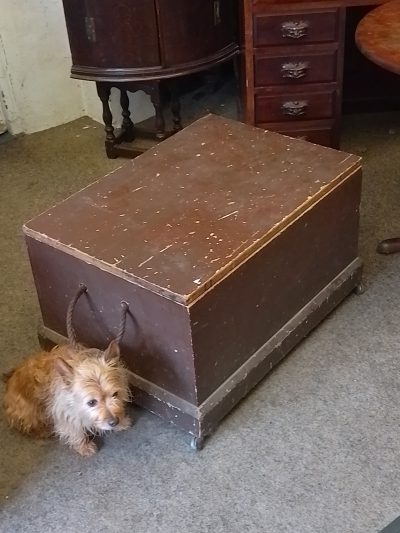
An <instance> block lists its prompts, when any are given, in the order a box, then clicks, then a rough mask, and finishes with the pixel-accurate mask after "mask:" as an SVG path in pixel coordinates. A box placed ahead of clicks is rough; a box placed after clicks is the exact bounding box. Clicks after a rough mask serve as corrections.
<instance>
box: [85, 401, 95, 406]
mask: <svg viewBox="0 0 400 533" xmlns="http://www.w3.org/2000/svg"><path fill="white" fill-rule="evenodd" d="M96 403H97V400H89V401H88V403H87V404H88V406H89V407H94V406H95V405H96Z"/></svg>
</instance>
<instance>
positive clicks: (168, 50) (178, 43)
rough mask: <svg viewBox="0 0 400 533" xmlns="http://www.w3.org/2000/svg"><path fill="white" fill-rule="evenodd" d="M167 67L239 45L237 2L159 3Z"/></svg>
mask: <svg viewBox="0 0 400 533" xmlns="http://www.w3.org/2000/svg"><path fill="white" fill-rule="evenodd" d="M156 3H157V5H158V9H159V17H160V27H161V40H162V61H163V64H164V66H165V67H171V66H174V65H179V64H182V63H190V62H192V61H193V62H194V61H198V60H200V59H203V58H206V57H207V56H211V55H213V54H217V53H218V52H219V51H220V50H222V49H223V48H225V47H227V46H229V45H234V44H235V43H236V42H237V17H238V6H237V0H156Z"/></svg>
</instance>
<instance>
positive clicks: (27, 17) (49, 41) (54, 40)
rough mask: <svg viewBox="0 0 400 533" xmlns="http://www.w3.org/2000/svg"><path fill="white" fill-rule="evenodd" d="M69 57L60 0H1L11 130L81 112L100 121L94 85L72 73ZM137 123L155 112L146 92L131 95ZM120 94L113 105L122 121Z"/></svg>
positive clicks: (0, 83) (2, 71)
mask: <svg viewBox="0 0 400 533" xmlns="http://www.w3.org/2000/svg"><path fill="white" fill-rule="evenodd" d="M70 67H71V56H70V51H69V44H68V37H67V31H66V27H65V20H64V12H63V8H62V0H0V90H1V91H2V93H3V97H4V101H5V103H6V109H5V111H6V118H7V122H8V126H9V129H10V130H11V132H12V133H20V132H25V133H32V132H35V131H40V130H43V129H47V128H51V127H53V126H57V125H59V124H64V123H65V122H69V121H71V120H74V119H75V118H78V117H80V116H83V115H89V116H90V117H92V118H94V119H95V120H97V121H99V122H101V121H102V119H101V114H102V109H101V104H100V101H99V100H98V98H97V94H96V89H95V84H94V83H88V82H80V81H78V80H72V79H71V78H70V77H69V72H70ZM131 102H132V106H131V108H132V113H133V115H134V120H135V121H136V122H139V121H140V120H144V119H145V118H147V117H149V116H151V115H152V114H153V113H154V112H153V109H152V107H151V104H150V102H149V99H148V97H147V96H145V95H143V94H138V95H134V96H133V95H132V96H131ZM119 109H120V108H119V103H118V95H117V94H115V93H114V94H113V98H112V110H113V113H115V123H116V125H118V124H119V122H120V113H119Z"/></svg>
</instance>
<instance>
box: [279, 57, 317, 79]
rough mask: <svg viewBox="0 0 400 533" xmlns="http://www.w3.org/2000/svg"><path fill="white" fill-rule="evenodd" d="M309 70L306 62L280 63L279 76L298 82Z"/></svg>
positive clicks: (308, 64)
mask: <svg viewBox="0 0 400 533" xmlns="http://www.w3.org/2000/svg"><path fill="white" fill-rule="evenodd" d="M309 68H310V63H309V62H308V61H299V62H298V63H295V62H289V63H282V65H281V76H282V78H291V79H292V80H298V79H299V78H304V76H306V74H307V72H308V70H309Z"/></svg>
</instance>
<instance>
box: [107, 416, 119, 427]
mask: <svg viewBox="0 0 400 533" xmlns="http://www.w3.org/2000/svg"><path fill="white" fill-rule="evenodd" d="M118 422H119V418H118V417H115V418H110V420H108V425H109V426H111V427H112V428H113V427H115V426H116V425H117V424H118Z"/></svg>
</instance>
